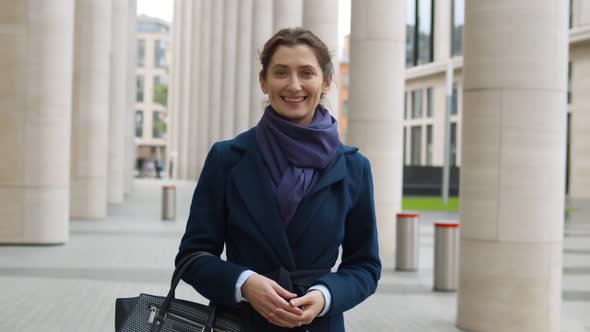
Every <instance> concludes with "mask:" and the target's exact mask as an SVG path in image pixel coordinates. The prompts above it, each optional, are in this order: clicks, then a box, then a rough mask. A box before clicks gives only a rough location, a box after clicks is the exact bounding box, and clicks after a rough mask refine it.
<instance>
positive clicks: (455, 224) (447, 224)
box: [434, 222, 459, 228]
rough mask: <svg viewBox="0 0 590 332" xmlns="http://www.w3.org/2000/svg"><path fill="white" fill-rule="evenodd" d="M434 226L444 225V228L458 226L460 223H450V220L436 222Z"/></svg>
mask: <svg viewBox="0 0 590 332" xmlns="http://www.w3.org/2000/svg"><path fill="white" fill-rule="evenodd" d="M434 227H443V228H458V227H459V224H458V223H448V222H444V223H443V222H437V223H434Z"/></svg>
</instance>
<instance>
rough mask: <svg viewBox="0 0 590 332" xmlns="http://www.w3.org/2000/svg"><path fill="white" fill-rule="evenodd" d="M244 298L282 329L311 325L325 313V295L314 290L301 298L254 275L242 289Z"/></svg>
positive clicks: (263, 277) (265, 278)
mask: <svg viewBox="0 0 590 332" xmlns="http://www.w3.org/2000/svg"><path fill="white" fill-rule="evenodd" d="M242 294H243V295H244V297H245V298H246V299H247V300H248V302H249V303H250V305H252V307H253V308H254V310H256V311H257V312H258V313H259V314H261V315H262V317H264V318H266V319H267V320H268V321H269V322H270V323H272V324H274V325H278V326H282V327H288V328H293V327H298V326H301V325H307V324H309V323H311V321H312V320H313V319H314V318H315V317H316V316H317V315H318V314H319V313H320V312H321V311H322V309H323V308H324V305H325V300H324V295H322V293H321V292H320V291H317V290H313V291H310V292H308V293H307V294H305V295H304V296H302V297H299V298H298V297H297V294H293V293H291V292H289V291H287V290H286V289H284V288H283V287H281V286H279V284H277V283H276V282H275V281H274V280H272V279H269V278H267V277H265V276H262V275H259V274H253V275H252V276H250V277H249V278H248V280H246V282H245V283H244V284H243V285H242Z"/></svg>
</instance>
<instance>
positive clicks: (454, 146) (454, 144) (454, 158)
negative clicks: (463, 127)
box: [449, 122, 457, 166]
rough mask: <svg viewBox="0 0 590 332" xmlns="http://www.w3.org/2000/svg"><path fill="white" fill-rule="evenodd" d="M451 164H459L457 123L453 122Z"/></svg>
mask: <svg viewBox="0 0 590 332" xmlns="http://www.w3.org/2000/svg"><path fill="white" fill-rule="evenodd" d="M450 157H451V158H450V161H449V164H450V165H451V166H457V123H456V122H452V123H451V155H450Z"/></svg>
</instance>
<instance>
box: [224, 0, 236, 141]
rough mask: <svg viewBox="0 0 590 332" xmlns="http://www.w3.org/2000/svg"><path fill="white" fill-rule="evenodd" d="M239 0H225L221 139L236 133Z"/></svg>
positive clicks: (228, 137)
mask: <svg viewBox="0 0 590 332" xmlns="http://www.w3.org/2000/svg"><path fill="white" fill-rule="evenodd" d="M237 39H238V0H224V8H223V71H222V72H223V82H222V85H223V88H222V93H221V109H220V113H221V129H222V130H221V139H230V138H232V137H233V135H234V123H235V118H234V114H235V109H234V107H235V97H236V89H235V87H236V62H237V56H238V54H237Z"/></svg>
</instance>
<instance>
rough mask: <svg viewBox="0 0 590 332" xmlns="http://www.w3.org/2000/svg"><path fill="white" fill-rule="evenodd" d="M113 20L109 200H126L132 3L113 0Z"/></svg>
mask: <svg viewBox="0 0 590 332" xmlns="http://www.w3.org/2000/svg"><path fill="white" fill-rule="evenodd" d="M112 9H113V14H112V23H111V51H112V53H111V54H112V61H111V75H110V87H111V89H110V117H109V139H110V141H109V169H108V187H107V188H108V191H107V195H108V196H107V197H108V201H109V203H114V204H120V203H123V199H124V197H123V195H124V192H125V180H126V176H127V168H126V167H125V165H126V163H125V145H126V144H125V134H126V130H127V113H126V109H127V61H128V60H127V59H128V54H127V52H128V47H129V45H128V41H129V34H128V33H127V29H128V26H129V16H128V15H129V3H128V2H127V1H113V8H112Z"/></svg>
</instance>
